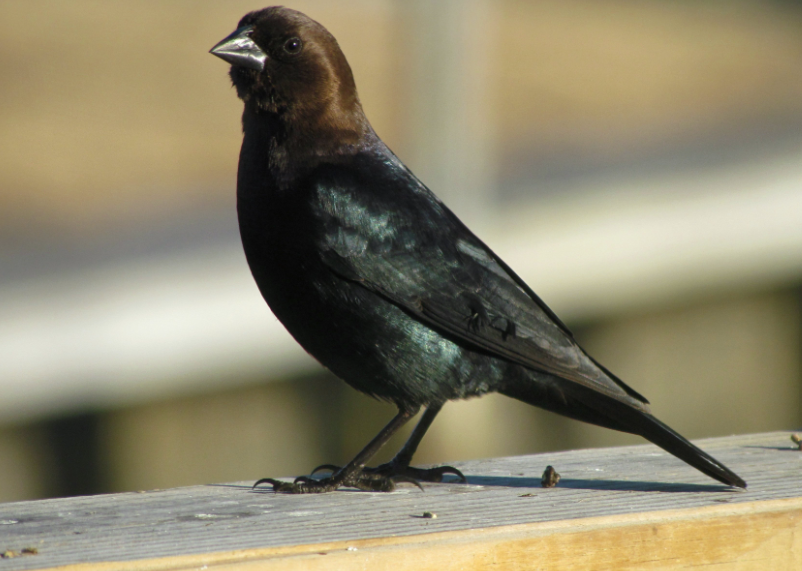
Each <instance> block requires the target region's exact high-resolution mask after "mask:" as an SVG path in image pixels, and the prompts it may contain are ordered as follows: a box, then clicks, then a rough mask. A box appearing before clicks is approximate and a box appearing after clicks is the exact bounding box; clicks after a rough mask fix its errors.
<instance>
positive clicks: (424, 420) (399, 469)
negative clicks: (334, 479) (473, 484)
mask: <svg viewBox="0 0 802 571" xmlns="http://www.w3.org/2000/svg"><path fill="white" fill-rule="evenodd" d="M441 408H443V403H437V404H432V405H429V407H428V408H427V409H426V410H425V411H424V413H423V416H422V417H421V419H420V421H419V422H418V424H417V426H415V429H414V430H413V431H412V434H411V435H410V436H409V438H408V439H407V441H406V443H405V444H404V446H403V448H401V450H399V452H398V454H396V455H395V457H394V458H393V459H392V460H390V461H389V462H387V463H386V464H382V465H381V466H378V467H376V468H364V469H363V473H364V474H365V475H366V476H368V475H371V476H376V477H379V478H385V477H398V476H404V477H405V478H409V479H412V480H415V481H423V482H442V481H443V476H445V475H446V474H453V475H454V476H457V477H458V478H459V480H460V481H461V482H467V479H466V478H465V476H464V475H463V474H462V472H460V471H459V470H457V469H456V468H454V467H453V466H438V467H436V468H428V469H423V468H413V467H412V466H410V465H409V464H410V462H412V456H414V454H415V451H416V450H417V449H418V445H419V444H420V442H421V440H423V435H424V434H426V431H427V430H428V429H429V427H430V426H431V425H432V422H433V421H434V418H435V417H436V416H437V413H438V412H440V409H441ZM338 469H339V467H338V466H333V465H331V464H324V465H323V466H318V467H317V468H315V469H314V470H313V471H312V474H314V473H315V472H317V471H319V470H331V471H336V470H338Z"/></svg>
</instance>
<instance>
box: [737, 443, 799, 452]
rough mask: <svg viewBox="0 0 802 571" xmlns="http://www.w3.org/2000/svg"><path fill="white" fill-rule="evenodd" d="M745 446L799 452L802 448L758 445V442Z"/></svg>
mask: <svg viewBox="0 0 802 571" xmlns="http://www.w3.org/2000/svg"><path fill="white" fill-rule="evenodd" d="M744 448H759V449H760V450H777V451H780V452H799V451H800V450H801V449H800V448H795V447H793V446H758V445H756V444H749V445H746V446H744Z"/></svg>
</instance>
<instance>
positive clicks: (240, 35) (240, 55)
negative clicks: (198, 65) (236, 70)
mask: <svg viewBox="0 0 802 571" xmlns="http://www.w3.org/2000/svg"><path fill="white" fill-rule="evenodd" d="M252 31H253V26H243V27H241V28H237V29H236V30H235V31H234V33H232V34H230V35H229V36H227V37H226V38H224V39H223V40H222V41H221V42H219V43H218V44H217V45H216V46H214V47H213V48H212V49H210V50H209V53H210V54H214V55H216V56H217V57H219V58H220V59H223V60H225V61H227V62H228V63H230V64H231V65H238V66H240V67H249V68H251V69H255V70H257V71H263V70H264V69H265V60H267V54H266V53H265V52H263V51H262V50H261V48H260V47H259V46H257V45H256V44H255V43H254V41H253V40H252V39H251V32H252Z"/></svg>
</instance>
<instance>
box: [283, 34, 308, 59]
mask: <svg viewBox="0 0 802 571" xmlns="http://www.w3.org/2000/svg"><path fill="white" fill-rule="evenodd" d="M303 47H304V44H303V42H301V38H290V39H289V40H287V41H286V42H284V51H285V52H287V53H288V54H290V55H291V56H294V55H298V54H299V53H301V49H302V48H303Z"/></svg>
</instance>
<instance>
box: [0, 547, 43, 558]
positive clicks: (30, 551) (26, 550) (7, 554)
mask: <svg viewBox="0 0 802 571" xmlns="http://www.w3.org/2000/svg"><path fill="white" fill-rule="evenodd" d="M38 553H39V550H38V549H37V548H35V547H23V548H22V549H21V550H20V551H14V550H13V549H6V550H5V551H3V552H2V553H0V558H2V559H11V558H12V557H19V556H20V555H37V554H38Z"/></svg>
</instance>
